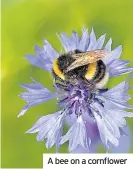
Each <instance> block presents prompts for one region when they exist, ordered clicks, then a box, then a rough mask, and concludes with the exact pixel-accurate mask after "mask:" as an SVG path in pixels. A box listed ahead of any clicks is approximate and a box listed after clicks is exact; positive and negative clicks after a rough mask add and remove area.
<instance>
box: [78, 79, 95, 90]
mask: <svg viewBox="0 0 133 169" xmlns="http://www.w3.org/2000/svg"><path fill="white" fill-rule="evenodd" d="M80 78H81V80H82V81H83V82H85V83H86V84H87V87H88V88H89V89H90V90H93V89H94V86H95V85H94V83H93V82H92V81H88V80H87V79H86V78H85V77H83V76H81V77H80Z"/></svg>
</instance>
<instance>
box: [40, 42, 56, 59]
mask: <svg viewBox="0 0 133 169" xmlns="http://www.w3.org/2000/svg"><path fill="white" fill-rule="evenodd" d="M43 47H44V50H45V51H46V53H47V56H48V58H50V60H51V61H52V62H53V61H54V59H55V58H57V57H58V56H59V54H58V52H57V51H56V50H55V49H54V48H53V47H52V45H51V44H50V43H49V42H48V41H47V40H46V39H45V40H44V46H43Z"/></svg>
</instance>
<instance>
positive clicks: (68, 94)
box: [18, 29, 133, 152]
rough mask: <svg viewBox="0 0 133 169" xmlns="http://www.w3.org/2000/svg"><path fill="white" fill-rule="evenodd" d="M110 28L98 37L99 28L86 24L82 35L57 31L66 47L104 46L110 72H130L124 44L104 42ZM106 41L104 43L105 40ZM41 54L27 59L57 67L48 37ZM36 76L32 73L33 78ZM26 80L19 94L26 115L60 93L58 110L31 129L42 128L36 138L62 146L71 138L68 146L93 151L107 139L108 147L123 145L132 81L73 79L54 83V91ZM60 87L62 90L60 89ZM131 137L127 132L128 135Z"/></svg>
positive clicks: (67, 49) (48, 67)
mask: <svg viewBox="0 0 133 169" xmlns="http://www.w3.org/2000/svg"><path fill="white" fill-rule="evenodd" d="M105 36H106V35H105V34H104V35H102V36H100V38H99V39H98V40H97V39H96V36H95V33H94V30H93V29H92V31H91V33H90V35H89V34H88V30H87V29H86V30H85V29H84V30H82V37H79V35H78V34H77V33H76V32H75V31H73V32H72V36H71V37H69V36H68V35H66V34H65V33H62V34H61V35H60V36H59V35H58V37H59V39H60V41H61V43H62V45H63V47H64V49H65V52H70V51H74V50H81V51H83V52H85V51H93V50H97V49H102V50H104V51H107V52H108V53H109V54H108V56H106V57H104V58H103V62H104V64H105V65H106V67H107V70H108V72H109V76H110V77H113V76H118V75H123V74H125V73H130V72H132V71H133V68H129V67H127V64H128V63H129V61H127V60H120V59H119V57H120V55H121V52H122V47H121V46H118V47H117V48H115V49H114V50H111V44H112V39H109V41H108V42H107V44H106V45H104V40H105ZM103 45H104V46H103ZM35 52H36V56H32V55H27V56H26V58H27V60H28V61H29V62H30V63H31V64H33V65H34V66H37V67H40V68H42V69H44V70H46V71H49V72H50V73H52V68H53V62H54V60H55V59H56V58H58V57H59V54H58V53H57V51H55V49H53V47H52V46H51V45H50V44H49V42H48V41H46V40H44V47H43V48H40V47H38V46H36V47H35ZM32 80H33V79H32ZM33 82H34V83H32V84H27V85H21V87H23V88H24V89H26V90H27V92H24V93H22V94H20V97H21V98H22V99H24V100H25V101H26V102H27V103H28V104H27V105H26V106H25V107H24V108H23V109H22V110H21V112H20V114H19V115H18V117H19V116H21V115H23V114H24V113H25V112H26V111H27V110H28V109H29V108H30V107H32V106H35V105H37V104H40V103H43V102H46V101H48V100H50V99H53V98H57V100H58V101H57V103H58V107H59V109H60V111H59V112H56V113H54V114H50V115H46V116H43V117H41V118H40V119H39V120H38V121H37V122H36V123H35V124H34V125H33V127H32V128H31V129H30V130H28V131H27V133H38V134H37V141H44V140H46V147H47V148H51V147H52V146H53V145H54V144H56V151H58V149H59V146H60V145H61V144H63V143H65V142H66V141H69V152H94V151H95V145H96V144H97V143H99V140H100V143H102V144H103V145H104V146H105V147H106V148H107V149H111V150H113V149H114V146H116V147H119V146H120V145H119V143H120V142H119V141H120V139H121V137H123V133H125V132H124V129H125V128H124V127H125V126H126V120H125V118H126V117H133V113H131V112H127V109H133V106H132V105H128V104H127V102H128V101H129V100H130V99H131V98H130V96H129V94H128V93H127V91H128V90H129V89H130V88H129V82H128V81H123V82H122V83H120V84H118V85H117V86H115V87H113V88H112V89H104V88H102V89H101V88H100V89H97V90H95V91H92V90H90V88H89V87H88V86H87V85H85V84H84V83H83V82H82V81H80V80H79V81H78V83H77V84H73V83H71V82H69V83H67V85H66V86H65V87H64V86H62V85H59V86H58V85H55V88H56V90H55V93H52V92H50V91H49V90H48V89H47V88H45V87H44V86H43V85H41V84H40V83H38V82H36V81H35V80H33ZM60 91H61V92H60ZM64 123H67V124H68V126H69V130H68V132H67V133H66V134H65V135H64V136H63V135H62V131H63V125H64ZM125 137H126V136H125Z"/></svg>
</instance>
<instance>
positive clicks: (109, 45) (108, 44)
mask: <svg viewBox="0 0 133 169" xmlns="http://www.w3.org/2000/svg"><path fill="white" fill-rule="evenodd" d="M111 45H112V38H110V39H109V41H108V42H107V44H106V45H105V48H104V50H106V51H108V52H111Z"/></svg>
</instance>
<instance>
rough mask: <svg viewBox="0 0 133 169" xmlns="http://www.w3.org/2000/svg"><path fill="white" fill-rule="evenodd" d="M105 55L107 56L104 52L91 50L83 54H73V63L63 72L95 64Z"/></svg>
mask: <svg viewBox="0 0 133 169" xmlns="http://www.w3.org/2000/svg"><path fill="white" fill-rule="evenodd" d="M106 55H108V53H107V52H106V51H104V50H93V51H89V52H85V53H79V54H74V55H72V57H73V58H74V59H75V61H74V62H73V63H72V64H71V65H70V66H68V68H67V70H66V71H65V72H69V71H70V70H73V69H75V68H77V67H80V66H84V65H87V64H89V63H94V62H97V61H98V60H101V59H102V58H103V57H104V56H106Z"/></svg>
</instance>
